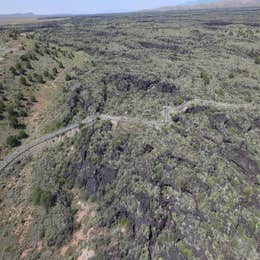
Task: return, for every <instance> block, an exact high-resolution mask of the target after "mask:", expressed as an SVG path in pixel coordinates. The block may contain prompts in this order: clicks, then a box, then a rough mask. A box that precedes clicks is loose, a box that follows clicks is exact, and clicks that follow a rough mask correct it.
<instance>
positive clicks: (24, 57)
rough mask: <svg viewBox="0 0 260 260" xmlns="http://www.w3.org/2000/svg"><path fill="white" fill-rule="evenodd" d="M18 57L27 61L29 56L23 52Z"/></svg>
mask: <svg viewBox="0 0 260 260" xmlns="http://www.w3.org/2000/svg"><path fill="white" fill-rule="evenodd" d="M20 59H21V60H22V61H29V56H28V55H27V54H23V55H22V56H21V57H20Z"/></svg>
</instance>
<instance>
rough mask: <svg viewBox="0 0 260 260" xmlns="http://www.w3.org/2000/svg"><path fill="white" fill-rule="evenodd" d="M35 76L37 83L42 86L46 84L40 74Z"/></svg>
mask: <svg viewBox="0 0 260 260" xmlns="http://www.w3.org/2000/svg"><path fill="white" fill-rule="evenodd" d="M33 76H34V78H35V79H36V81H37V82H38V83H41V84H43V83H45V82H44V80H43V77H42V75H39V74H37V73H34V74H33Z"/></svg>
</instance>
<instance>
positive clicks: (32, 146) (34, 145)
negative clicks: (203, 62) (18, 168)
mask: <svg viewBox="0 0 260 260" xmlns="http://www.w3.org/2000/svg"><path fill="white" fill-rule="evenodd" d="M196 106H206V107H211V108H215V109H223V110H230V109H231V110H240V109H245V110H258V111H259V109H260V108H259V107H254V106H252V105H251V104H229V103H222V102H215V101H210V100H200V99H194V100H191V101H188V102H186V103H184V104H182V105H180V106H177V107H168V113H170V114H179V113H185V112H186V111H187V109H188V108H191V107H196ZM97 117H99V118H100V119H101V120H113V121H121V122H124V121H126V122H129V123H136V124H142V125H145V126H147V127H154V128H156V129H160V128H162V127H163V126H164V125H165V122H164V121H156V120H154V121H153V120H147V119H142V118H134V117H127V116H111V115H106V114H104V115H96V116H89V117H87V118H85V119H84V120H83V121H82V122H81V124H83V125H88V124H90V123H92V122H94V121H95V120H96V119H97ZM166 117H167V118H169V115H166ZM166 123H167V122H166ZM78 131H79V125H78V124H72V125H69V126H67V127H65V128H62V129H59V130H57V131H55V132H53V133H50V134H48V135H45V136H42V137H40V138H38V139H36V140H34V141H32V142H31V143H29V144H25V145H22V146H20V147H19V148H17V149H16V150H15V151H14V152H13V153H11V154H10V155H8V156H7V157H5V158H4V159H3V160H2V161H1V162H0V172H1V171H2V170H3V169H5V168H6V167H7V166H8V165H10V164H11V163H13V162H15V161H16V160H18V159H21V158H22V157H23V156H24V155H26V154H30V153H32V152H34V151H35V150H37V149H41V148H42V147H44V145H45V144H50V143H54V142H55V140H56V139H58V138H61V137H66V136H70V135H71V134H74V133H76V132H78Z"/></svg>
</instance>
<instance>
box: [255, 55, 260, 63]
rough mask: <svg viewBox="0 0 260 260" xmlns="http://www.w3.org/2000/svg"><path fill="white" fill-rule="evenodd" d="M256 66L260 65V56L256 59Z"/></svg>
mask: <svg viewBox="0 0 260 260" xmlns="http://www.w3.org/2000/svg"><path fill="white" fill-rule="evenodd" d="M255 64H260V56H257V57H256V58H255Z"/></svg>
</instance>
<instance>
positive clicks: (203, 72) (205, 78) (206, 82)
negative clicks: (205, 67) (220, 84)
mask: <svg viewBox="0 0 260 260" xmlns="http://www.w3.org/2000/svg"><path fill="white" fill-rule="evenodd" d="M200 77H201V78H202V79H203V80H204V84H205V85H209V83H210V79H209V75H208V73H207V72H206V71H201V73H200Z"/></svg>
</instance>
